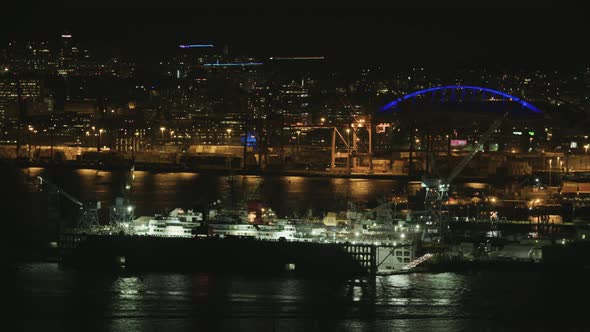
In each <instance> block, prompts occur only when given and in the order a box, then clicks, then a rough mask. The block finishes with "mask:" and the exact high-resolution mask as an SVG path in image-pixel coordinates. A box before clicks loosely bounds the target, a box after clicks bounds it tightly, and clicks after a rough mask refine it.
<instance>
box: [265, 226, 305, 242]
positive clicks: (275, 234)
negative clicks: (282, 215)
mask: <svg viewBox="0 0 590 332" xmlns="http://www.w3.org/2000/svg"><path fill="white" fill-rule="evenodd" d="M257 227H258V232H257V235H256V237H257V238H258V239H261V240H294V239H295V233H296V232H297V231H296V229H295V226H293V225H289V224H277V225H257Z"/></svg>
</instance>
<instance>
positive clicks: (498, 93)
mask: <svg viewBox="0 0 590 332" xmlns="http://www.w3.org/2000/svg"><path fill="white" fill-rule="evenodd" d="M455 89H457V90H460V89H466V90H474V91H485V92H488V93H491V94H493V95H496V96H502V97H503V98H505V99H509V100H510V101H513V102H516V103H519V104H520V105H522V107H525V108H527V109H529V110H531V111H533V112H535V113H542V112H541V110H540V109H538V108H537V107H535V106H534V105H532V104H530V103H528V102H527V101H525V100H524V99H521V98H518V97H516V96H513V95H509V94H507V93H505V92H502V91H498V90H494V89H488V88H483V87H480V86H471V85H445V86H438V87H434V88H428V89H424V90H418V91H414V92H412V93H409V94H407V95H405V96H403V97H400V98H398V99H396V100H394V101H392V102H390V103H388V104H387V105H385V106H383V107H381V111H385V110H388V109H390V108H392V107H396V106H397V105H398V104H399V103H401V102H403V101H405V100H408V99H411V98H414V97H416V96H419V95H423V94H427V93H429V92H434V91H438V90H455Z"/></svg>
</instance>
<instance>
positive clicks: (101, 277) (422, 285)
mask: <svg viewBox="0 0 590 332" xmlns="http://www.w3.org/2000/svg"><path fill="white" fill-rule="evenodd" d="M587 277H588V276H587V275H585V276H574V275H565V276H564V275H563V274H554V275H546V276H543V275H540V274H538V273H493V272H486V273H478V274H471V275H460V274H453V273H441V274H406V275H393V276H386V277H371V278H368V279H365V280H364V281H363V280H361V282H348V281H337V280H325V279H301V278H293V277H279V276H275V277H272V276H241V275H233V276H228V275H214V274H178V273H126V272H120V273H117V274H101V273H97V272H94V273H84V272H80V271H75V270H69V269H65V270H64V269H61V268H60V267H58V266H57V265H56V264H48V263H30V264H22V265H20V266H19V268H18V270H17V271H16V280H19V282H20V286H21V293H20V296H19V299H18V300H15V302H14V303H15V305H16V306H17V309H22V310H26V312H27V317H28V319H27V321H26V322H25V323H24V324H25V327H28V328H30V329H36V328H41V327H43V328H44V330H50V331H51V330H59V331H62V330H68V329H69V328H71V326H70V324H73V322H78V323H79V322H80V321H85V322H87V323H89V324H90V325H88V326H82V327H86V328H88V327H92V329H99V330H107V331H109V330H112V331H120V330H136V329H138V328H139V329H141V330H146V329H147V330H158V329H164V328H165V329H167V330H169V329H173V328H177V329H182V330H187V329H193V328H200V329H204V330H210V329H211V328H215V329H217V328H221V329H223V330H226V329H230V330H237V331H251V330H253V329H256V330H257V331H273V330H279V329H277V327H281V328H282V329H281V330H286V331H295V330H301V329H304V330H306V331H324V330H345V331H348V330H358V329H360V330H366V331H373V330H384V331H386V330H391V329H393V328H398V329H401V330H413V331H415V330H420V331H422V330H431V329H436V330H439V331H454V330H472V329H476V330H481V329H487V328H490V327H492V328H493V327H496V328H506V327H507V326H508V327H510V328H513V329H514V328H517V329H518V328H523V327H528V328H533V327H534V328H536V329H539V330H545V329H548V330H550V327H552V325H551V321H552V319H553V318H555V317H559V320H560V322H561V324H562V326H577V324H581V323H582V320H583V318H582V317H584V316H578V315H581V314H582V313H583V311H584V306H581V307H576V306H573V305H567V304H566V303H568V301H576V300H580V299H585V297H586V296H588V295H589V293H590V292H589V289H588V286H586V284H584V283H581V281H583V280H585V279H587ZM566 280H569V281H571V282H570V283H569V284H568V283H564V282H565V281H566ZM556 282H558V283H560V285H562V286H561V287H560V289H556V288H554V287H553V288H552V285H555V283H556ZM572 283H573V284H572ZM541 290H542V291H541ZM574 290H575V291H574ZM547 301H549V302H547ZM547 303H554V304H555V303H561V304H563V306H562V307H556V306H550V305H547ZM572 303H575V302H572ZM20 306H22V307H20ZM533 316H534V317H535V320H531V319H530V318H531V317H533ZM74 325H76V324H74ZM52 326H53V327H54V328H53V329H52V328H51V327H52ZM47 327H50V328H47ZM76 327H77V328H80V326H78V325H76ZM273 327H274V328H273ZM28 328H25V330H27V329H28Z"/></svg>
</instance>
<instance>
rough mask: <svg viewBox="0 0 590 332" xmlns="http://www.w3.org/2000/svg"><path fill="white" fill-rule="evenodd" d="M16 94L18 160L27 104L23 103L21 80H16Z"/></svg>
mask: <svg viewBox="0 0 590 332" xmlns="http://www.w3.org/2000/svg"><path fill="white" fill-rule="evenodd" d="M16 94H17V98H18V119H17V122H16V129H17V134H16V159H17V160H18V154H19V152H20V145H21V141H20V140H21V134H22V126H23V117H24V115H25V103H24V101H23V95H22V89H21V86H20V80H19V79H18V78H17V79H16Z"/></svg>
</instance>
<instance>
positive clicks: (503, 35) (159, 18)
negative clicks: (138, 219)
mask: <svg viewBox="0 0 590 332" xmlns="http://www.w3.org/2000/svg"><path fill="white" fill-rule="evenodd" d="M483 9H484V10H485V11H481V10H478V8H469V7H467V8H463V9H461V8H460V7H450V8H440V9H433V8H419V7H406V8H401V9H399V8H398V9H397V10H396V9H395V8H388V9H387V11H378V10H377V9H371V8H368V9H361V10H359V11H356V12H355V11H353V10H351V9H350V8H348V9H346V8H344V9H342V8H340V9H334V10H328V9H325V8H324V10H320V11H314V12H313V14H309V13H308V12H305V11H303V10H301V9H299V10H297V9H294V10H293V11H292V12H288V13H287V12H286V11H279V10H277V9H272V8H270V9H269V8H267V9H264V8H259V10H258V9H257V8H256V7H251V8H246V9H245V10H244V11H239V8H237V9H236V8H225V9H224V8H221V9H219V8H217V9H211V8H209V9H207V8H205V9H201V10H194V9H188V10H186V11H183V10H181V9H174V8H168V9H162V10H159V11H157V12H156V11H154V10H152V9H150V8H147V9H143V10H136V11H132V10H131V9H130V8H123V9H120V10H115V9H112V8H111V9H104V8H103V9H100V8H98V9H96V8H94V9H93V8H90V9H88V8H86V10H84V8H81V7H78V8H76V7H73V8H64V9H63V10H62V11H59V10H55V9H54V10H52V11H49V15H41V14H39V13H37V14H32V15H31V16H29V17H28V18H27V19H26V20H15V21H12V20H11V18H8V19H7V20H6V21H4V22H2V23H0V25H1V27H2V28H3V31H5V33H4V34H3V35H2V36H1V37H0V42H1V43H2V44H4V45H5V44H7V43H8V42H10V41H11V40H51V39H54V38H55V36H58V35H60V34H62V33H63V32H64V31H68V32H69V33H71V34H72V35H73V36H74V37H75V38H77V40H78V41H79V42H80V43H82V44H85V45H86V46H87V47H90V46H91V45H92V46H94V47H96V48H97V49H99V50H102V51H103V52H104V53H105V54H104V55H107V54H109V53H110V54H113V53H114V54H117V55H119V56H131V57H133V58H134V59H135V60H136V61H138V62H139V63H143V62H145V63H149V62H153V61H156V60H157V59H158V58H159V57H164V56H169V55H173V54H178V53H180V52H179V51H180V50H179V49H178V45H180V44H198V43H205V44H214V45H215V47H216V48H217V49H218V50H221V49H223V48H224V47H225V46H226V45H227V46H229V47H230V50H231V51H232V52H233V53H234V54H240V55H249V56H254V57H263V58H265V57H270V56H325V57H326V58H327V60H329V61H330V62H331V63H336V64H339V65H346V64H352V65H359V64H380V65H388V66H394V67H395V66H411V65H436V66H445V65H446V66H451V67H457V66H490V65H492V66H496V65H499V66H507V67H511V66H544V65H550V66H555V67H568V66H571V65H585V64H587V62H588V61H587V60H586V59H587V58H588V52H587V51H586V50H585V48H584V46H583V43H582V42H581V40H583V37H584V36H583V33H584V31H586V30H587V28H588V23H586V22H585V21H584V20H582V19H580V17H579V16H578V15H576V14H572V13H568V14H567V15H568V17H569V19H568V20H566V21H562V20H559V21H557V20H555V19H554V16H551V15H553V13H552V10H554V9H553V8H551V10H549V9H548V8H546V7H544V6H542V5H541V6H538V7H531V8H523V7H518V6H517V7H514V8H512V7H502V6H498V7H493V6H492V7H491V8H483ZM560 12H563V11H559V10H558V11H557V13H560ZM248 15H252V16H248ZM33 22H35V23H36V24H31V23H33ZM37 24H38V25H42V26H43V27H44V29H43V30H41V31H40V30H39V29H37V28H36V27H37V26H38V25H37ZM557 40H559V42H557ZM185 51H186V50H185Z"/></svg>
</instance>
